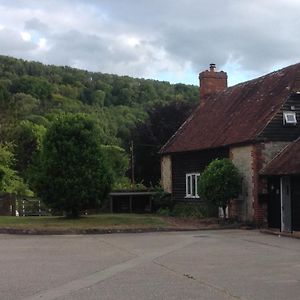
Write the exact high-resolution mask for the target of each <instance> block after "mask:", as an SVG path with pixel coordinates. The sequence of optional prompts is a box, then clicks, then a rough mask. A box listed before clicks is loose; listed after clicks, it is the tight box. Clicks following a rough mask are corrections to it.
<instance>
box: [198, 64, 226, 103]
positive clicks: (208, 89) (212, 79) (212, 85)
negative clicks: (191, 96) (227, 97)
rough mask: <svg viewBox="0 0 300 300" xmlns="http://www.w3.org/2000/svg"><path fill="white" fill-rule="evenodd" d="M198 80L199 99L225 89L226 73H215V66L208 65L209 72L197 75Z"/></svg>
mask: <svg viewBox="0 0 300 300" xmlns="http://www.w3.org/2000/svg"><path fill="white" fill-rule="evenodd" d="M199 80H200V99H203V98H204V97H205V96H207V95H209V94H211V93H213V92H218V91H222V90H224V89H226V88H227V73H226V72H223V71H220V72H216V65H215V64H210V66H209V70H206V71H203V72H201V73H200V74H199Z"/></svg>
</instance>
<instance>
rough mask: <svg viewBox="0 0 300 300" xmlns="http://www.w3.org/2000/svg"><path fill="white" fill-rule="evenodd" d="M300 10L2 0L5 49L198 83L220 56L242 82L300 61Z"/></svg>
mask: <svg viewBox="0 0 300 300" xmlns="http://www.w3.org/2000/svg"><path fill="white" fill-rule="evenodd" d="M299 10H300V2H299V1H296V0H287V1H284V2H283V1H281V0H263V1H261V0H252V1H236V0H226V1H219V0H177V1H173V0H164V1H160V0H152V1H148V0H139V1H135V0H122V1H111V0H101V1H97V0H90V1H83V0H81V1H80V0H73V1H71V0H60V1H59V0H44V1H37V0H27V1H26V2H24V1H22V0H15V1H9V0H2V1H1V4H0V15H1V24H0V54H6V55H13V56H17V57H22V58H25V59H32V60H40V61H43V62H45V63H55V64H62V65H71V66H77V67H80V68H84V69H89V70H93V71H101V72H108V73H117V74H128V75H131V76H138V77H151V78H163V79H165V80H167V79H169V80H172V81H186V82H193V83H195V84H197V83H198V82H197V81H198V78H197V75H198V74H197V73H198V72H199V71H201V70H203V69H204V68H207V67H208V64H209V63H211V62H214V63H216V64H217V66H218V67H219V68H222V69H224V70H226V71H227V72H228V74H229V80H230V82H231V83H236V82H238V81H240V80H246V79H247V78H251V77H253V76H258V75H261V74H262V73H265V72H268V71H271V70H273V69H274V68H275V67H278V66H284V65H287V64H291V63H294V62H297V61H300V54H299V51H298V49H299V48H300V40H299V39H298V38H297V37H298V36H299V33H300V19H299V17H298V11H299ZM192 78H194V80H192ZM191 80H192V81H191Z"/></svg>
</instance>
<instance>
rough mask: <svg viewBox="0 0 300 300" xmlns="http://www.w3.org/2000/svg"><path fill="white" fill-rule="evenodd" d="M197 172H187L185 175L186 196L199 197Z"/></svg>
mask: <svg viewBox="0 0 300 300" xmlns="http://www.w3.org/2000/svg"><path fill="white" fill-rule="evenodd" d="M199 176H200V174H199V173H189V174H186V176H185V192H186V196H185V197H186V198H199V195H198V179H199Z"/></svg>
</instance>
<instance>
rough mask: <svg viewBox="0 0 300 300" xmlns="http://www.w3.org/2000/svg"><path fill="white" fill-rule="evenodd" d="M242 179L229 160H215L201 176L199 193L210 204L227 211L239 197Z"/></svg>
mask: <svg viewBox="0 0 300 300" xmlns="http://www.w3.org/2000/svg"><path fill="white" fill-rule="evenodd" d="M240 190H241V177H240V175H239V172H238V170H237V168H236V167H235V166H234V164H233V163H232V162H231V161H230V160H228V159H215V160H214V161H212V162H211V163H210V164H209V165H208V166H207V168H206V169H205V170H204V172H203V173H202V174H201V176H200V179H199V185H198V192H199V194H200V196H201V197H203V198H204V199H205V200H206V201H207V202H208V203H210V204H212V205H214V206H217V207H222V208H223V210H224V211H225V208H226V206H227V205H228V203H229V201H230V200H231V199H233V198H235V197H237V196H238V194H239V193H240ZM224 216H225V214H224Z"/></svg>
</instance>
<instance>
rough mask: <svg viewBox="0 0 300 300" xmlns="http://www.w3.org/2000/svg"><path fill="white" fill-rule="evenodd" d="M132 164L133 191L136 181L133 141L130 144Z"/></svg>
mask: <svg viewBox="0 0 300 300" xmlns="http://www.w3.org/2000/svg"><path fill="white" fill-rule="evenodd" d="M130 154H131V155H130V157H131V159H130V162H131V189H134V185H135V180H134V155H133V141H131V143H130Z"/></svg>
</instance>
